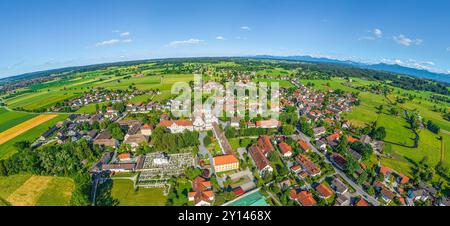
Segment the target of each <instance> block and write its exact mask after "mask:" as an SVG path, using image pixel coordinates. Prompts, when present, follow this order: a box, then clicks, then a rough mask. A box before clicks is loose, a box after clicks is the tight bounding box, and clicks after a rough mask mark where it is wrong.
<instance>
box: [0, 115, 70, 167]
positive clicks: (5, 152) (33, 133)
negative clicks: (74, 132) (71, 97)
mask: <svg viewBox="0 0 450 226" xmlns="http://www.w3.org/2000/svg"><path fill="white" fill-rule="evenodd" d="M66 118H67V115H64V114H61V115H57V116H55V117H52V118H51V119H50V120H47V121H45V122H42V123H41V124H40V125H37V126H35V127H33V128H31V129H29V130H27V131H26V132H24V133H21V134H20V135H17V136H15V137H14V138H11V139H9V140H8V141H6V142H4V143H2V144H1V145H0V159H6V158H9V157H10V156H11V155H13V154H14V153H16V152H17V150H16V148H15V147H14V144H15V143H16V142H19V141H30V142H33V141H35V140H36V139H37V138H39V137H40V136H41V135H42V134H43V133H44V132H45V131H47V130H48V128H50V127H51V126H54V125H55V124H56V123H57V122H59V121H63V120H64V119H66ZM2 139H4V137H2Z"/></svg>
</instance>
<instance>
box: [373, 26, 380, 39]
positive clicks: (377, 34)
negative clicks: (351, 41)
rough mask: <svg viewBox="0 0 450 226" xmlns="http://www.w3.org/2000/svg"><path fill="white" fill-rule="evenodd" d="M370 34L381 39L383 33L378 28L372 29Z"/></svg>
mask: <svg viewBox="0 0 450 226" xmlns="http://www.w3.org/2000/svg"><path fill="white" fill-rule="evenodd" d="M372 33H373V35H375V37H377V38H382V37H383V32H382V31H381V30H380V29H378V28H375V29H373V31H372Z"/></svg>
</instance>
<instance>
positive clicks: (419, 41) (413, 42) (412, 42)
mask: <svg viewBox="0 0 450 226" xmlns="http://www.w3.org/2000/svg"><path fill="white" fill-rule="evenodd" d="M394 41H395V42H397V43H398V44H400V45H404V46H411V45H421V44H422V43H423V40H422V39H411V38H408V37H406V36H405V35H402V34H400V35H398V36H394Z"/></svg>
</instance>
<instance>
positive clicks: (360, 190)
mask: <svg viewBox="0 0 450 226" xmlns="http://www.w3.org/2000/svg"><path fill="white" fill-rule="evenodd" d="M291 83H292V84H294V85H295V86H296V87H297V88H300V85H299V84H298V83H296V82H294V81H292V80H291ZM299 117H301V115H300V112H299ZM296 130H297V132H298V133H299V134H300V136H301V137H302V139H303V140H305V141H306V142H307V143H308V145H309V146H310V147H311V149H312V150H313V151H314V152H316V153H317V154H319V155H320V156H322V157H324V158H325V162H326V163H328V164H330V165H331V166H333V168H334V170H335V171H336V173H338V174H339V175H340V176H341V177H342V178H344V180H345V181H347V183H349V184H350V185H351V186H352V187H353V188H355V190H356V193H357V194H360V195H362V196H363V197H364V198H365V199H366V200H367V201H369V202H370V203H371V204H372V205H374V206H379V205H380V202H379V201H378V200H377V199H375V198H374V197H372V196H370V195H369V194H367V193H366V192H365V191H364V190H363V189H362V188H361V186H359V185H358V184H356V183H355V182H353V181H352V180H351V179H350V178H349V177H347V175H346V174H345V173H344V172H342V170H340V169H338V168H337V167H335V166H334V165H333V164H332V163H331V162H330V161H329V160H328V158H327V157H326V156H325V155H324V154H323V153H322V152H320V151H318V150H317V149H316V147H315V146H314V145H312V144H311V138H309V137H308V136H306V135H305V134H303V133H302V132H301V131H300V130H299V129H298V128H296Z"/></svg>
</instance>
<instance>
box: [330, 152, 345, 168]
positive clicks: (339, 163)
mask: <svg viewBox="0 0 450 226" xmlns="http://www.w3.org/2000/svg"><path fill="white" fill-rule="evenodd" d="M331 162H332V163H333V164H334V165H335V166H336V167H338V168H339V169H340V170H344V169H345V166H346V165H347V160H346V159H345V158H344V157H342V155H340V154H338V153H333V154H332V155H331Z"/></svg>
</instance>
